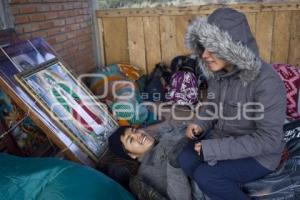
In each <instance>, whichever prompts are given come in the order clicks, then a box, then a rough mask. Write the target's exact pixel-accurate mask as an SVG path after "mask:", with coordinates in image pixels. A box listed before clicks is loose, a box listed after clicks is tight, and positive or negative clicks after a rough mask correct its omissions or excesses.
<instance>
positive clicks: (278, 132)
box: [179, 8, 286, 200]
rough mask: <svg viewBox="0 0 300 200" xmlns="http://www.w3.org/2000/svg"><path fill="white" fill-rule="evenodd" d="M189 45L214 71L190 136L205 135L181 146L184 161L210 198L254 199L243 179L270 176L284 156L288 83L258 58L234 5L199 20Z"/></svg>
mask: <svg viewBox="0 0 300 200" xmlns="http://www.w3.org/2000/svg"><path fill="white" fill-rule="evenodd" d="M257 31H263V30H257ZM187 44H188V47H189V48H190V49H192V50H193V51H194V52H195V53H197V54H198V55H199V56H200V61H201V62H202V63H201V66H202V67H203V70H204V71H205V72H206V74H207V76H208V87H209V88H208V101H209V104H207V103H206V106H204V108H203V109H202V112H201V113H200V114H199V116H198V119H197V120H196V121H195V122H194V123H192V124H190V125H189V127H188V128H187V131H186V135H187V137H189V138H191V139H193V138H194V137H195V134H204V133H207V134H205V137H204V138H203V139H201V140H200V141H199V140H198V141H197V142H193V143H190V144H188V145H187V146H186V147H185V148H184V149H183V151H182V152H181V154H180V156H179V163H180V166H181V168H182V169H183V170H184V171H185V173H186V174H187V175H188V176H190V177H191V178H192V179H194V180H195V181H196V183H197V185H198V186H199V188H200V189H201V190H202V191H203V192H204V193H205V194H206V195H207V196H209V197H210V198H211V199H228V200H233V199H239V200H242V199H248V197H247V195H246V194H244V193H243V192H242V191H241V190H240V187H239V184H242V183H245V182H249V181H252V180H256V179H258V178H261V177H263V176H265V175H267V174H268V173H270V172H271V171H273V170H275V168H276V167H277V166H278V164H279V161H280V157H281V152H282V150H283V146H284V143H283V123H284V119H285V110H286V92H285V89H284V85H283V82H282V81H281V79H280V78H279V76H278V75H277V74H276V72H275V71H274V70H273V69H272V66H271V65H269V64H267V63H265V62H264V61H263V60H262V59H261V58H260V57H259V52H258V47H257V44H256V41H255V38H254V37H253V36H252V34H251V31H250V28H249V25H248V22H247V19H246V17H245V15H244V14H243V13H240V12H238V11H236V10H233V9H230V8H220V9H217V10H215V11H214V12H213V13H212V14H211V15H209V17H208V18H207V19H201V18H199V19H197V20H195V21H194V22H193V23H192V24H191V25H190V27H189V28H188V32H187Z"/></svg>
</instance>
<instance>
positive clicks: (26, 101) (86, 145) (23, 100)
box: [0, 38, 117, 167]
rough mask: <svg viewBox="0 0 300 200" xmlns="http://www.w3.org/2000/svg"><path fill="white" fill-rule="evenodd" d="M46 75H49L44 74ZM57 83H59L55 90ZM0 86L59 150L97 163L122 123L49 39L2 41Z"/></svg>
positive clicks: (80, 159) (86, 161) (92, 165)
mask: <svg viewBox="0 0 300 200" xmlns="http://www.w3.org/2000/svg"><path fill="white" fill-rule="evenodd" d="M20 55H21V56H20ZM22 55H24V56H22ZM18 58H19V59H18ZM23 61H26V62H23ZM28 63H29V64H28ZM39 72H41V73H39ZM43 72H45V73H43ZM43 76H46V77H47V78H48V79H45V80H40V79H41V77H43ZM16 77H17V78H16ZM20 83H21V84H20ZM54 85H57V86H59V87H58V88H57V89H56V90H55V89H54ZM0 87H1V89H2V90H3V92H5V94H7V95H8V96H9V97H10V99H11V100H12V101H13V103H14V105H16V106H18V108H20V109H21V110H22V111H23V112H24V115H25V116H28V117H29V118H30V119H32V121H33V123H34V124H35V125H36V126H37V127H38V128H40V129H41V130H42V132H43V133H44V134H45V135H46V136H47V138H48V139H49V141H51V142H53V143H54V144H55V146H57V147H58V148H59V149H60V151H59V155H62V153H63V156H65V157H66V158H68V159H70V160H73V161H76V162H80V163H82V164H84V165H88V166H91V167H95V166H96V161H98V160H99V159H100V157H101V154H102V152H104V151H105V150H106V144H105V142H104V141H105V140H106V137H108V136H109V134H110V133H111V131H113V130H114V128H115V127H116V126H117V125H116V123H115V122H114V120H113V119H112V117H110V115H109V114H108V113H107V112H106V110H105V106H104V105H103V104H99V103H97V102H94V100H93V98H92V96H91V95H90V92H89V90H87V89H85V87H84V85H83V84H80V83H79V82H78V81H77V80H76V79H75V77H74V76H73V75H72V74H71V73H70V72H69V70H68V69H67V68H66V67H65V66H64V65H63V64H61V63H60V62H59V61H58V57H57V54H56V53H55V51H54V50H53V49H52V48H51V46H50V45H49V44H48V43H47V42H46V41H45V40H44V39H42V38H34V39H31V40H27V41H18V42H17V43H14V44H11V45H8V46H7V45H6V46H0ZM46 88H47V92H46V93H44V92H45V89H46ZM67 88H70V90H69V89H67ZM43 91H44V92H43ZM71 91H73V92H72V93H68V92H71ZM77 97H78V98H77ZM52 102H54V104H52V105H51V103H52ZM70 102H71V103H70ZM75 102H76V104H74V103H75ZM66 103H70V104H69V106H68V105H67V104H66ZM90 104H91V105H90ZM102 114H103V115H102ZM61 116H63V117H61ZM68 117H70V118H69V120H67V119H68ZM17 122H18V121H17ZM94 123H95V124H94ZM17 128H18V127H17ZM106 143H107V142H106Z"/></svg>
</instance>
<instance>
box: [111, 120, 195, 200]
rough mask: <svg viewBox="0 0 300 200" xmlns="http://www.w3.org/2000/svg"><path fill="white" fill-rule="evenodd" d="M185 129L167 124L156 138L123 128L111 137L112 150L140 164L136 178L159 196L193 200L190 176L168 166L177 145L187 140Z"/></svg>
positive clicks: (142, 132)
mask: <svg viewBox="0 0 300 200" xmlns="http://www.w3.org/2000/svg"><path fill="white" fill-rule="evenodd" d="M185 128H186V127H179V126H175V125H172V124H169V123H164V125H162V126H161V127H160V128H159V130H158V131H157V133H156V134H155V135H153V134H150V133H149V132H148V131H147V130H143V129H136V128H133V127H120V128H119V129H118V130H117V131H116V132H115V133H114V134H113V135H112V136H110V138H109V146H110V149H111V151H112V152H113V153H114V154H116V155H117V156H120V157H122V158H125V159H136V160H138V161H139V162H140V167H139V169H138V173H137V176H138V177H139V179H141V180H142V181H143V182H144V183H146V184H147V185H149V186H150V187H152V188H154V189H155V190H156V191H157V192H158V193H159V194H160V195H162V196H164V197H166V198H168V199H171V200H177V199H178V200H182V199H185V200H190V199H192V194H191V187H190V183H189V180H188V178H187V176H186V175H185V174H184V172H183V171H182V170H181V169H180V168H176V167H173V166H172V165H171V164H170V163H169V157H170V155H172V153H173V151H174V148H175V149H176V144H177V143H178V142H179V143H182V142H181V141H182V139H183V138H184V137H185V135H184V132H185ZM183 140H184V139H183Z"/></svg>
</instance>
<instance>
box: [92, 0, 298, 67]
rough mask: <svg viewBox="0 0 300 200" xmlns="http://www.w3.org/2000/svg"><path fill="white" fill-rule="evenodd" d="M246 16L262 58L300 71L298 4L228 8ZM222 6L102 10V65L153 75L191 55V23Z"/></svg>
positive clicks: (251, 5)
mask: <svg viewBox="0 0 300 200" xmlns="http://www.w3.org/2000/svg"><path fill="white" fill-rule="evenodd" d="M228 6H229V7H233V8H235V9H237V10H240V11H242V12H244V13H245V14H246V16H247V19H248V22H249V24H250V27H251V31H252V32H253V34H254V35H255V37H256V39H257V42H258V45H259V48H260V54H261V57H262V58H263V59H264V60H265V61H267V62H270V63H289V64H293V65H296V66H298V67H300V3H284V4H235V5H228ZM219 7H224V5H210V6H197V7H177V8H176V7H169V8H148V9H116V10H98V11H96V12H97V13H96V15H97V18H98V25H99V30H100V31H99V33H100V35H99V37H100V41H102V45H103V49H102V52H104V53H103V55H102V59H104V60H105V62H104V63H106V64H111V63H130V64H133V65H136V66H138V67H140V68H141V69H143V70H144V72H145V73H150V72H151V71H152V70H153V68H154V66H155V64H156V63H158V62H164V63H166V64H167V65H169V64H170V61H171V59H172V58H173V57H175V56H176V55H182V54H188V53H190V52H189V51H188V50H187V49H186V48H185V43H184V38H185V33H186V29H187V26H188V24H189V23H190V22H191V21H192V20H193V19H195V18H197V17H201V16H207V15H209V14H210V13H211V12H213V11H214V10H215V9H217V8H219Z"/></svg>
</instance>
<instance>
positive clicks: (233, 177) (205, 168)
mask: <svg viewBox="0 0 300 200" xmlns="http://www.w3.org/2000/svg"><path fill="white" fill-rule="evenodd" d="M179 163H180V166H181V168H182V169H183V171H184V172H185V173H186V174H187V175H188V176H189V177H191V178H192V179H193V180H195V181H196V183H197V185H198V187H199V188H200V190H201V191H203V192H204V193H205V194H207V195H208V196H209V197H210V198H211V199H212V200H232V199H238V200H244V199H245V200H246V199H249V197H247V195H246V194H244V193H243V192H242V191H241V188H240V184H243V183H247V182H250V181H253V180H256V179H259V178H261V177H264V176H265V175H267V174H268V173H270V172H271V171H270V170H268V169H266V168H264V167H263V166H262V165H260V164H259V163H258V162H257V161H256V160H255V159H253V158H244V159H237V160H224V161H219V162H218V163H217V164H215V165H213V166H211V165H209V164H207V163H205V162H202V161H200V159H199V156H198V155H197V154H196V152H195V151H194V142H190V143H189V144H187V146H186V147H185V148H184V149H183V151H182V152H181V154H180V155H179Z"/></svg>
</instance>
